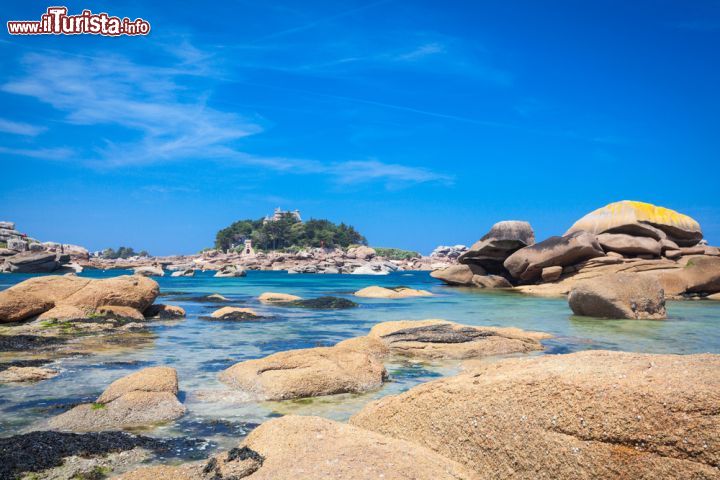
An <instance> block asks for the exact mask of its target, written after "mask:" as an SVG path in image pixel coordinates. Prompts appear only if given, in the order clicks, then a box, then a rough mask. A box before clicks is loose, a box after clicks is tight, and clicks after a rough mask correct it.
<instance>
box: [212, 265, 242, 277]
mask: <svg viewBox="0 0 720 480" xmlns="http://www.w3.org/2000/svg"><path fill="white" fill-rule="evenodd" d="M213 276H214V277H246V276H247V272H246V271H245V269H244V268H242V267H241V266H239V265H225V266H223V267H222V268H221V269H220V270H218V271H217V272H215V275H213Z"/></svg>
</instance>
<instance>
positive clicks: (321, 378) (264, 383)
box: [219, 347, 387, 400]
mask: <svg viewBox="0 0 720 480" xmlns="http://www.w3.org/2000/svg"><path fill="white" fill-rule="evenodd" d="M386 376H387V372H386V371H385V367H384V366H383V364H382V362H380V360H379V359H378V358H377V357H376V356H374V355H371V354H368V353H365V352H362V351H358V350H355V349H351V348H342V347H318V348H308V349H302V350H289V351H285V352H279V353H275V354H273V355H270V356H267V357H265V358H260V359H257V360H248V361H245V362H240V363H237V364H235V365H233V366H232V367H230V368H228V369H227V370H225V371H223V372H221V373H220V376H219V378H220V380H221V381H222V382H223V383H225V384H227V385H229V386H231V387H233V388H235V389H238V390H240V391H242V392H244V393H246V394H247V395H248V397H249V398H251V399H255V400H287V399H291V398H303V397H316V396H321V395H332V394H337V393H362V392H366V391H369V390H373V389H375V388H378V387H380V386H381V385H382V383H383V381H384V380H385V378H386Z"/></svg>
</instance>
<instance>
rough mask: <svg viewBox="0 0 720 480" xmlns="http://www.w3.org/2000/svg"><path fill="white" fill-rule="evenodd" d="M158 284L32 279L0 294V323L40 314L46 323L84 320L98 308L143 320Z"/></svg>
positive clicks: (134, 278)
mask: <svg viewBox="0 0 720 480" xmlns="http://www.w3.org/2000/svg"><path fill="white" fill-rule="evenodd" d="M159 291H160V289H159V287H158V284H157V283H156V282H155V281H154V280H151V279H149V278H145V277H141V276H138V275H130V276H128V275H123V276H119V277H114V278H108V279H102V280H93V279H89V278H80V277H68V276H47V277H34V278H30V279H28V280H25V281H23V282H21V283H19V284H17V285H15V286H12V287H10V288H8V289H6V290H3V291H2V292H0V323H6V322H18V321H22V320H26V319H29V318H31V317H34V316H36V315H40V314H42V315H43V317H44V318H47V319H64V318H73V319H74V318H78V316H81V317H87V316H88V315H92V314H94V313H96V312H98V311H99V310H100V309H101V308H102V307H127V308H128V309H132V310H133V311H134V312H136V313H137V315H138V317H139V318H141V319H142V318H143V315H142V313H141V312H143V311H145V309H147V308H148V307H149V306H150V305H151V304H152V303H153V302H154V301H155V298H156V297H157V296H158V293H159Z"/></svg>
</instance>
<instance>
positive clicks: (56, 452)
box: [0, 431, 203, 479]
mask: <svg viewBox="0 0 720 480" xmlns="http://www.w3.org/2000/svg"><path fill="white" fill-rule="evenodd" d="M202 443H203V442H201V441H198V440H193V439H156V438H150V437H143V436H136V435H131V434H129V433H125V432H96V433H83V434H78V433H64V432H55V431H35V432H30V433H26V434H22V435H14V436H11V437H4V438H0V458H2V459H3V461H2V462H0V478H2V479H20V478H34V477H33V472H44V471H46V470H49V469H52V468H53V467H59V466H60V465H62V464H63V463H64V462H66V461H67V459H68V458H70V457H82V458H95V457H107V456H108V455H109V454H113V453H119V452H128V451H130V450H133V449H136V448H142V449H146V450H148V451H151V452H153V453H155V454H159V455H163V456H165V455H168V456H172V455H175V452H176V451H179V450H180V451H187V450H188V448H197V447H198V446H200V445H202ZM51 478H54V477H51ZM77 478H83V477H77Z"/></svg>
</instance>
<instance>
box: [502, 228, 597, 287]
mask: <svg viewBox="0 0 720 480" xmlns="http://www.w3.org/2000/svg"><path fill="white" fill-rule="evenodd" d="M604 255H605V252H604V251H603V249H602V247H601V246H600V244H599V243H598V241H597V238H595V235H592V234H590V233H587V232H575V233H571V234H570V235H565V236H564V237H550V238H548V239H547V240H543V241H542V242H540V243H536V244H535V245H531V246H529V247H525V248H521V249H520V250H518V251H517V252H515V253H513V254H512V255H510V256H509V257H508V258H507V259H506V260H505V263H504V264H503V265H504V266H505V268H506V269H507V270H508V271H509V272H510V274H511V275H512V276H513V277H514V278H518V279H520V280H523V281H526V282H529V281H534V280H538V279H539V278H540V277H541V275H542V270H543V268H545V267H564V266H567V265H575V264H576V263H580V262H582V261H584V260H589V259H591V258H595V257H602V256H604Z"/></svg>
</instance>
